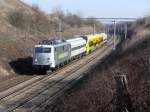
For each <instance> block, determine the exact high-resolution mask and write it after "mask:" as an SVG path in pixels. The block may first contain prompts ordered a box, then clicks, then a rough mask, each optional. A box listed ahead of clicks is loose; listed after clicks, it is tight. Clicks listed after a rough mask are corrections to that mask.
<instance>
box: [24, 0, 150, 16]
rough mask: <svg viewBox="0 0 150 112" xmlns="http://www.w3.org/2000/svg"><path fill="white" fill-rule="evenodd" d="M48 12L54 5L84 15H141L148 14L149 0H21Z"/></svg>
mask: <svg viewBox="0 0 150 112" xmlns="http://www.w3.org/2000/svg"><path fill="white" fill-rule="evenodd" d="M22 1H24V2H26V3H28V4H30V5H32V4H37V5H39V7H40V8H41V9H42V10H43V11H45V12H47V13H50V12H51V11H52V9H54V8H55V7H61V8H62V9H63V10H64V11H70V12H72V13H78V12H80V13H81V14H82V15H83V16H85V17H91V16H93V17H143V16H145V15H150V0H22Z"/></svg>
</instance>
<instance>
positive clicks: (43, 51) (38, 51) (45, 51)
mask: <svg viewBox="0 0 150 112" xmlns="http://www.w3.org/2000/svg"><path fill="white" fill-rule="evenodd" d="M70 58H71V45H70V43H69V42H66V41H63V40H47V41H43V42H42V43H41V44H39V45H35V47H34V53H33V66H34V67H35V68H38V69H46V70H47V69H53V68H55V67H57V66H60V65H62V64H64V63H65V62H67V61H68V60H70Z"/></svg>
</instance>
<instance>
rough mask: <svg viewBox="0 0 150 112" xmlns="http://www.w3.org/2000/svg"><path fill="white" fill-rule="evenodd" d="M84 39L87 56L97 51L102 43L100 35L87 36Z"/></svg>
mask: <svg viewBox="0 0 150 112" xmlns="http://www.w3.org/2000/svg"><path fill="white" fill-rule="evenodd" d="M84 38H85V39H86V53H87V54H89V53H90V52H92V51H94V50H95V49H97V48H98V47H99V46H100V45H101V42H102V41H103V37H102V36H101V35H100V34H95V35H87V36H85V37H84Z"/></svg>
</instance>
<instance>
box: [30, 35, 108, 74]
mask: <svg viewBox="0 0 150 112" xmlns="http://www.w3.org/2000/svg"><path fill="white" fill-rule="evenodd" d="M107 41H108V36H107V34H105V33H100V34H94V35H84V36H79V37H77V38H72V39H67V40H63V39H52V40H43V41H42V42H40V43H39V44H37V45H35V46H34V48H33V62H32V64H33V68H34V69H35V70H44V71H47V70H51V71H54V70H55V69H56V68H59V67H61V66H63V65H65V64H67V63H69V62H70V61H72V60H74V59H76V58H81V57H83V56H85V55H88V54H90V53H91V52H93V51H95V50H96V49H98V48H99V47H101V46H102V45H103V44H106V43H107Z"/></svg>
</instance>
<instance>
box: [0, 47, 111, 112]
mask: <svg viewBox="0 0 150 112" xmlns="http://www.w3.org/2000/svg"><path fill="white" fill-rule="evenodd" d="M110 46H112V45H109V46H107V47H106V46H105V47H104V48H102V49H100V50H98V51H96V52H94V53H92V54H90V55H89V56H86V57H85V58H83V59H82V60H78V61H75V62H74V63H71V64H69V65H68V66H66V67H64V68H63V69H61V70H58V71H56V72H55V73H52V74H51V75H47V76H37V77H34V78H32V79H30V80H28V81H26V82H24V83H21V84H19V85H17V86H15V87H12V88H10V89H8V90H7V91H4V92H1V93H0V112H1V111H2V112H12V111H13V112H31V111H39V110H40V109H41V108H43V107H44V106H45V105H47V104H49V103H52V102H53V100H55V99H56V98H57V97H58V96H60V95H61V94H62V93H63V92H64V91H65V90H67V89H68V88H70V87H71V86H72V85H73V84H74V83H76V82H77V81H78V80H79V79H81V78H82V77H84V75H85V72H87V71H88V70H89V69H90V68H91V66H92V65H94V64H95V63H96V62H99V60H100V59H102V58H103V57H105V56H106V55H108V54H109V53H110V52H111V51H112V50H111V47H110ZM99 54H101V55H99Z"/></svg>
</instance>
